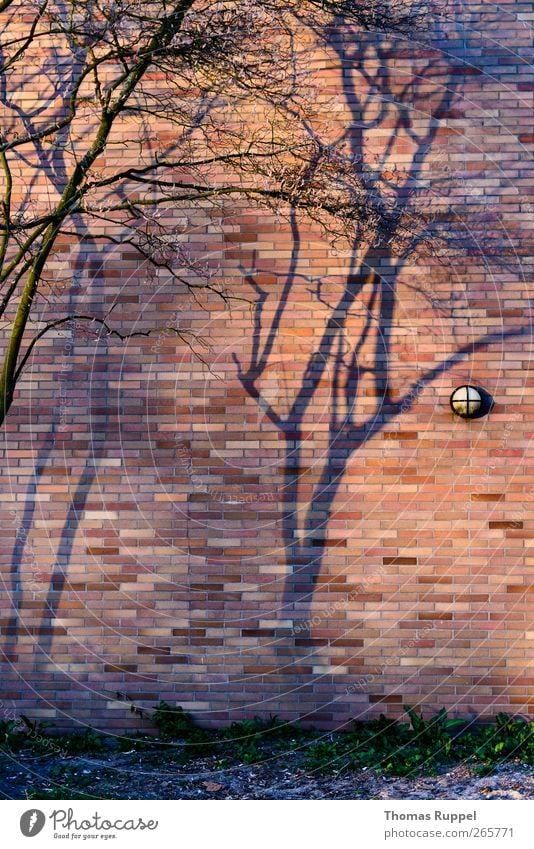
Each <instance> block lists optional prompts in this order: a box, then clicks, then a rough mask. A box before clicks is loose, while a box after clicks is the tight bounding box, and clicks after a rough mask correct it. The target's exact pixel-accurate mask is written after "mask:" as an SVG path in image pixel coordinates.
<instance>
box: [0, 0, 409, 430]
mask: <svg viewBox="0 0 534 849" xmlns="http://www.w3.org/2000/svg"><path fill="white" fill-rule="evenodd" d="M0 14H1V17H2V35H1V36H0V128H1V132H0V174H1V180H2V183H3V188H2V201H1V209H0V286H1V292H0V294H1V301H0V318H1V319H2V321H3V323H4V324H3V330H4V334H5V335H6V337H7V345H6V348H5V353H4V357H3V363H2V369H1V374H0V423H1V422H3V421H4V419H5V416H6V414H7V412H8V410H9V408H10V406H11V404H12V401H13V396H14V392H15V388H16V386H17V381H18V380H19V378H20V376H21V374H22V372H23V370H24V367H25V366H26V364H27V363H28V362H29V361H30V359H31V357H32V354H33V353H34V351H35V348H36V345H37V344H38V343H39V341H40V340H41V339H42V338H43V336H45V335H46V334H50V333H52V332H57V331H58V330H59V329H60V328H61V327H62V326H69V325H71V324H72V322H75V321H78V322H80V321H81V322H90V323H91V327H92V328H95V327H97V328H99V330H100V333H103V334H112V335H114V336H118V337H121V338H124V337H125V336H126V335H131V334H127V333H124V332H121V330H119V329H117V325H114V323H113V318H114V317H113V316H109V313H106V312H101V313H99V314H96V313H90V314H87V313H79V312H76V310H72V309H71V308H67V309H66V308H65V300H67V303H68V298H67V299H65V298H63V301H61V298H60V299H57V298H55V299H51V298H50V293H51V292H53V291H58V290H59V291H61V292H62V293H63V294H65V293H67V294H68V289H69V283H70V282H71V274H72V268H71V267H70V266H69V263H68V262H67V264H66V266H65V269H64V270H65V271H66V273H64V274H63V275H58V271H57V268H56V266H57V262H56V260H57V258H58V256H60V255H61V250H62V249H63V248H64V246H65V245H68V246H70V247H71V251H70V256H71V257H72V256H73V252H72V245H73V244H74V245H75V246H76V244H77V245H78V246H79V247H80V249H81V248H82V246H84V245H85V246H86V245H87V242H88V241H90V244H91V245H92V247H93V248H94V251H95V253H96V252H98V251H104V250H105V247H104V246H108V247H109V246H110V245H114V244H115V245H116V244H120V245H129V246H131V248H132V250H133V251H134V252H135V255H136V256H137V257H138V258H139V261H140V262H147V263H148V264H150V265H151V266H152V267H153V268H156V269H159V270H160V271H164V272H165V273H166V274H168V275H170V276H171V278H172V279H173V280H174V281H176V284H177V285H179V286H181V287H182V289H183V288H184V287H185V289H186V290H188V291H189V292H190V293H191V295H192V296H193V297H197V290H198V289H199V288H206V287H207V288H209V289H212V290H214V291H217V292H219V293H220V294H221V296H222V297H228V296H229V293H227V292H225V291H224V290H223V289H222V288H221V287H220V286H219V285H218V283H217V280H216V279H215V276H214V274H213V270H211V271H210V269H209V268H208V267H207V266H206V265H205V264H203V263H202V262H200V260H199V259H198V258H197V257H195V255H194V254H193V253H191V252H189V251H188V249H187V247H184V242H183V241H182V240H181V239H180V240H178V239H176V238H173V234H175V233H176V227H173V226H172V220H173V216H175V215H176V210H177V209H184V210H191V209H195V208H205V207H206V206H209V205H214V204H217V203H222V202H223V201H224V200H225V199H226V200H227V199H228V198H231V199H232V202H234V203H239V202H243V201H246V202H247V203H248V204H257V205H260V206H267V207H269V208H271V209H273V208H276V209H285V210H287V209H293V210H297V209H298V210H300V211H301V212H303V213H304V214H307V215H309V216H311V217H312V218H313V219H315V220H317V221H320V222H321V223H322V224H323V225H324V226H326V227H328V228H329V229H330V230H331V231H332V232H340V233H341V232H343V233H346V232H350V231H351V229H353V228H354V227H355V226H357V227H362V226H368V225H371V226H372V227H373V229H374V231H378V230H387V229H388V228H389V227H390V225H391V221H390V220H389V216H388V215H387V214H386V211H385V210H384V208H383V207H382V206H381V205H378V204H375V203H373V199H372V198H371V196H370V195H369V192H367V191H366V187H365V183H364V179H363V177H362V174H361V173H360V171H359V169H358V167H357V164H356V163H355V161H354V159H353V158H352V157H351V156H347V155H346V154H344V153H343V151H342V150H341V149H340V148H338V147H336V146H335V145H331V144H328V145H326V144H324V143H323V142H321V140H320V139H319V138H318V136H317V135H316V134H314V133H313V132H310V123H309V118H310V114H311V112H312V110H313V106H312V103H311V102H310V98H309V90H308V89H307V87H306V84H305V75H304V74H303V69H302V68H301V67H299V54H298V51H297V49H296V42H297V40H298V39H299V38H300V39H302V38H304V39H306V37H308V38H309V37H310V35H313V36H314V37H315V36H316V35H317V33H322V34H323V35H324V34H325V33H328V29H329V27H331V26H332V24H333V23H334V22H335V21H336V20H337V19H339V17H340V16H341V17H342V18H343V19H344V20H347V21H350V22H353V23H355V24H358V25H360V26H361V27H364V28H369V27H375V28H388V29H392V30H396V31H399V32H403V31H406V30H410V29H411V28H413V27H414V26H417V25H418V22H420V21H421V19H422V16H423V10H422V7H421V5H419V4H415V5H414V4H407V5H404V3H402V2H399V0H390V2H386V0H371V2H359V0H305V2H297V0H267V2H254V0H248V2H239V3H238V2H210V0H179V2H173V0H155V2H150V0H149V2H145V0H143V2H141V0H133V2H131V0H128V2H124V0H107V1H106V0H84V2H79V0H29V2H24V3H22V2H20V0H1V2H0ZM251 116H254V121H253V123H251ZM125 149H128V151H129V153H130V155H131V153H132V151H134V152H135V156H136V160H137V161H136V165H135V167H126V168H125V167H124V166H123V165H122V163H121V158H122V157H121V151H122V150H125ZM394 226H395V229H396V232H398V230H399V222H398V221H395V225H394ZM230 294H231V293H230ZM43 304H44V305H45V307H46V306H48V307H49V309H46V308H45V309H44V310H43ZM37 305H39V310H38V314H37V309H38V306H37ZM172 329H173V331H174V332H175V333H176V334H177V335H178V336H180V337H181V338H182V339H184V340H185V341H190V337H189V336H188V334H187V331H185V332H182V330H181V328H180V327H179V326H176V327H175V328H172ZM153 330H155V331H157V328H147V329H144V330H139V331H136V332H137V333H144V334H147V333H150V332H152V331H153ZM167 332H168V329H167Z"/></svg>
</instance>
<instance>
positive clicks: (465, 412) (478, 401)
mask: <svg viewBox="0 0 534 849" xmlns="http://www.w3.org/2000/svg"><path fill="white" fill-rule="evenodd" d="M450 403H451V409H452V411H453V413H455V414H456V415H457V416H460V417H461V418H462V419H478V418H480V417H481V416H485V415H487V413H489V411H490V410H491V408H492V406H493V399H492V398H491V396H490V395H488V393H487V392H485V391H484V389H482V388H481V387H479V386H470V385H469V384H467V383H466V384H464V385H463V386H457V387H456V389H455V390H454V392H453V393H452V394H451V397H450Z"/></svg>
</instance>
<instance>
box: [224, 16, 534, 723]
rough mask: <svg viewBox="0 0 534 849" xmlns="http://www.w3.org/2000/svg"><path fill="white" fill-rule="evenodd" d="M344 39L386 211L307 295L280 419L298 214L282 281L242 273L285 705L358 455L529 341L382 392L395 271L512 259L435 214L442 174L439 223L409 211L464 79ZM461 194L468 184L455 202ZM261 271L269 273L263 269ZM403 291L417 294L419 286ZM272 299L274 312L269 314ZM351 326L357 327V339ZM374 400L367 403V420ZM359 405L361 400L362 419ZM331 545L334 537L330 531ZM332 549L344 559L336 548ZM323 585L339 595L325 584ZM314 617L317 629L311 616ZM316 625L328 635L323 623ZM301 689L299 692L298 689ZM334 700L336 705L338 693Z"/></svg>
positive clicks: (474, 348) (375, 192)
mask: <svg viewBox="0 0 534 849" xmlns="http://www.w3.org/2000/svg"><path fill="white" fill-rule="evenodd" d="M347 36H348V33H347V31H345V32H344V34H340V32H339V30H333V31H332V33H331V35H330V38H329V46H330V48H331V50H332V51H334V52H335V54H336V55H337V59H338V60H339V68H340V78H341V80H342V86H343V98H344V106H345V109H346V110H347V112H348V114H349V120H348V122H347V126H346V128H345V129H344V131H343V135H344V139H345V141H346V143H347V146H348V148H349V149H350V153H351V154H352V156H353V157H354V160H355V162H358V163H359V164H360V167H362V170H363V173H364V175H365V176H364V182H365V185H366V190H367V192H368V202H369V206H370V207H371V206H373V205H374V206H375V207H378V208H379V210H381V211H382V213H383V216H382V220H384V218H386V219H387V223H388V232H387V234H386V235H385V234H384V232H383V231H382V230H381V229H379V228H377V229H376V231H375V233H374V234H373V233H371V234H370V235H369V233H368V232H367V233H365V234H363V233H362V234H358V236H357V238H356V239H355V241H354V243H353V245H352V246H351V250H350V251H347V254H349V257H348V261H347V264H346V273H345V275H344V279H343V282H342V283H341V285H340V286H339V287H338V289H337V291H336V292H335V294H334V295H329V294H325V289H326V286H325V285H324V281H316V282H315V283H314V295H315V297H316V302H317V305H318V307H321V308H323V309H324V310H325V315H326V320H325V321H324V324H323V328H322V331H321V334H320V337H319V342H318V344H317V345H316V346H315V347H314V350H313V351H311V352H310V353H309V356H306V357H305V363H304V366H303V367H302V368H301V369H300V374H299V375H298V378H297V377H296V376H295V374H294V373H293V377H294V378H295V380H296V388H295V389H294V390H293V391H292V394H291V397H290V398H289V399H286V404H285V409H284V411H283V412H281V411H280V407H281V406H282V405H281V404H280V403H277V401H276V400H274V399H273V396H272V394H269V393H265V391H263V389H262V379H263V380H265V378H266V377H267V378H268V377H269V369H270V368H271V365H272V363H273V361H274V360H275V359H276V352H277V347H278V346H279V345H280V344H281V337H282V335H283V333H282V331H283V323H284V318H285V317H286V314H289V311H290V309H291V306H290V304H291V299H292V296H294V295H295V291H296V287H297V286H298V285H301V278H302V277H303V274H302V273H300V255H301V242H302V232H301V224H300V223H299V221H298V218H297V216H296V215H295V214H293V215H292V218H291V233H292V253H291V259H290V264H289V268H288V271H287V273H286V274H285V275H284V276H283V278H282V275H279V280H280V282H279V285H278V287H276V288H275V287H272V289H271V290H270V291H267V290H265V289H263V288H262V287H261V285H259V284H258V283H257V282H256V280H255V275H256V273H257V272H258V271H261V269H258V268H253V269H251V270H250V271H249V272H248V275H247V280H248V282H249V284H250V286H251V287H252V289H253V291H254V292H255V295H256V301H255V312H254V330H253V337H252V343H251V353H250V356H248V358H247V361H246V362H245V360H244V357H243V356H242V355H240V356H236V355H234V362H235V364H236V367H237V374H238V378H239V380H240V382H241V384H242V386H243V388H244V390H245V391H246V393H247V394H248V395H249V397H250V398H251V399H253V400H254V401H255V403H256V404H257V405H258V408H259V415H262V416H264V417H265V418H266V419H267V420H268V421H269V422H270V423H271V424H272V425H274V427H275V428H276V429H277V430H278V431H279V433H280V434H281V437H282V438H283V441H284V445H285V449H284V452H285V459H284V460H283V461H282V466H283V472H284V475H285V476H284V486H283V489H282V495H281V510H282V518H281V538H282V546H283V551H284V558H283V559H284V562H285V567H286V576H285V579H284V587H283V593H282V599H281V604H280V608H279V611H278V613H279V618H280V619H281V620H287V619H289V620H292V621H293V630H292V633H291V636H289V637H288V636H287V632H285V635H284V636H280V637H279V638H274V640H273V643H272V644H271V650H272V653H273V661H272V674H273V675H274V676H279V679H278V680H285V682H286V684H284V686H286V685H287V688H288V689H287V691H286V695H287V694H289V693H293V694H294V693H295V692H297V693H298V692H304V691H306V690H307V689H308V688H309V684H310V681H311V680H312V666H313V665H314V664H317V663H319V664H320V663H321V661H320V660H319V659H316V660H314V657H315V658H320V656H321V655H322V654H323V653H324V651H325V648H324V646H325V645H328V644H329V640H327V639H317V640H314V639H313V637H312V634H311V630H312V626H311V624H310V623H311V622H312V621H313V616H312V609H311V608H312V603H313V598H314V592H315V591H316V589H318V587H319V584H324V586H325V587H327V586H328V582H329V579H327V578H326V577H324V576H322V574H321V572H322V568H323V564H324V561H325V557H326V556H327V554H328V553H331V554H332V553H333V554H334V555H335V554H336V545H337V544H343V543H344V540H341V539H337V540H336V539H333V538H331V537H330V538H329V526H330V525H331V520H332V519H335V518H336V514H335V510H334V502H335V499H336V495H337V494H338V492H339V488H340V484H341V483H342V482H343V480H344V477H345V473H346V472H347V467H348V464H349V463H350V462H351V460H352V458H353V457H354V455H355V454H356V453H357V452H358V450H359V449H360V448H361V447H362V446H364V445H365V444H366V443H367V442H368V441H369V440H370V439H372V438H373V437H374V436H376V435H377V434H379V433H380V432H381V431H382V430H383V429H384V428H385V427H386V426H387V425H389V424H390V423H392V422H394V421H395V420H396V419H398V417H399V416H401V415H402V414H403V413H408V412H409V411H410V410H411V409H412V408H413V406H414V405H415V403H416V402H417V399H418V398H419V396H420V395H421V393H422V392H423V391H424V389H425V387H427V386H429V385H430V384H432V383H433V382H434V381H436V380H437V379H438V378H439V377H440V376H441V375H444V374H446V373H447V372H450V371H451V370H452V369H454V368H455V367H456V366H457V365H459V364H461V363H466V362H468V360H469V357H470V356H471V355H473V354H476V352H478V351H484V350H488V349H490V348H491V346H494V345H497V344H501V345H502V344H503V343H504V342H506V340H512V339H518V338H521V337H525V336H528V335H530V334H531V333H532V324H531V323H528V318H527V317H526V316H525V321H522V320H520V321H519V322H517V323H516V324H514V325H513V326H509V327H504V328H502V329H499V330H498V331H497V330H496V331H495V332H490V333H487V334H483V335H479V336H478V337H477V336H476V334H475V333H474V331H472V333H473V335H472V339H471V340H470V341H469V342H468V343H465V342H464V344H459V345H458V346H457V347H456V348H455V350H452V351H451V353H450V354H449V355H448V356H445V357H444V358H443V359H441V361H438V362H436V363H435V365H433V366H432V367H430V368H427V369H422V370H420V371H419V373H418V374H417V375H416V377H415V379H413V380H411V381H410V382H409V383H408V385H407V386H405V388H404V389H403V391H402V393H401V395H400V397H399V395H398V393H395V392H394V390H393V388H392V384H395V383H396V377H397V376H396V374H395V365H393V363H392V359H393V358H392V333H393V332H394V328H395V314H396V310H397V308H398V306H399V304H402V294H401V291H400V290H401V288H402V287H403V286H404V285H405V281H404V280H403V279H402V275H403V271H404V270H405V269H406V268H407V267H409V266H410V264H411V265H413V264H414V263H415V262H416V261H417V257H418V256H419V255H422V256H424V257H425V258H426V261H427V262H426V264H428V263H430V264H433V265H434V267H435V268H436V269H437V270H438V271H440V270H441V271H443V269H447V268H448V267H450V264H451V262H452V261H453V257H454V256H458V257H462V258H463V261H464V263H465V260H466V258H467V257H468V258H469V262H471V263H472V262H473V261H475V260H476V262H478V263H479V266H480V267H482V268H483V269H484V270H485V271H486V272H489V273H491V272H492V269H494V268H495V264H497V265H498V264H501V266H502V264H503V263H504V264H507V263H508V258H507V255H508V254H509V253H510V248H509V245H506V244H505V243H504V242H505V239H504V236H503V235H502V234H501V233H500V232H499V228H498V227H497V230H496V229H495V223H494V222H492V224H491V227H488V221H489V219H487V220H485V219H484V216H483V215H482V214H481V213H479V215H478V219H476V218H475V217H474V216H473V215H472V213H471V212H470V215H471V218H470V220H469V221H468V222H467V223H466V222H465V220H464V221H463V222H462V218H461V216H462V209H461V206H458V208H457V209H455V208H454V207H451V206H450V203H447V202H446V204H445V205H446V206H447V207H449V208H448V210H446V211H445V212H444V210H443V199H444V198H445V199H446V198H447V194H448V192H451V196H453V194H454V192H453V190H454V188H455V185H456V186H457V184H458V181H457V180H455V178H454V176H453V175H451V174H450V172H449V170H448V169H447V168H444V169H443V168H442V169H441V170H442V173H441V174H439V175H437V176H435V178H434V180H433V181H432V183H431V186H432V190H433V192H435V193H437V196H438V198H441V201H442V202H441V207H440V211H439V212H438V214H436V215H428V214H427V211H425V210H424V208H423V209H421V207H419V209H418V208H417V204H416V205H415V206H414V199H415V200H416V199H417V194H418V189H419V187H420V186H421V185H423V186H424V185H425V181H427V180H428V177H429V172H428V170H426V168H427V166H429V164H430V163H431V161H432V155H433V154H434V156H435V155H436V151H435V147H436V142H437V141H439V139H440V135H441V134H440V130H441V128H442V126H443V124H442V122H443V121H444V120H446V119H447V118H448V117H451V116H452V117H457V114H456V113H455V109H454V108H455V104H456V99H457V94H458V87H459V82H458V80H459V79H460V75H459V74H458V73H455V74H451V68H450V64H451V61H450V58H449V57H448V55H447V53H446V52H445V51H443V52H441V51H440V50H433V49H430V48H428V49H427V51H426V52H427V56H428V58H427V60H426V61H425V64H424V66H423V67H420V68H419V70H418V72H417V73H413V72H412V73H410V74H407V73H406V68H405V67H404V68H402V69H399V67H398V65H397V64H396V60H398V58H399V56H400V57H405V58H406V57H407V56H409V55H410V50H411V48H410V46H409V45H406V44H405V45H400V46H399V44H398V43H396V44H395V43H394V44H392V43H391V42H390V41H388V40H387V39H386V38H384V39H377V38H376V36H375V37H373V38H372V39H371V38H369V39H367V40H366V39H365V38H364V40H363V41H361V40H360V41H359V40H358V39H361V35H360V34H358V35H357V34H356V33H354V38H350V37H347ZM462 62H465V63H468V62H469V57H468V56H467V55H464V56H462ZM453 70H454V69H453ZM373 138H375V139H376V138H380V139H381V142H380V150H378V151H377V150H376V149H375V150H374V152H373V151H371V152H370V148H371V147H372V141H373ZM399 150H400V151H401V153H402V154H403V157H401V161H402V160H404V161H406V158H407V154H408V153H409V162H408V164H407V165H406V166H405V167H404V168H403V169H399V170H398V171H396V172H395V173H392V172H391V163H392V161H393V162H394V161H395V155H396V151H399ZM462 179H465V175H462ZM468 192H469V187H468V186H467V187H465V193H468ZM423 207H424V205H423ZM511 253H512V254H513V253H514V252H513V250H512V251H511ZM516 261H517V257H515V259H514V258H512V265H513V264H514V262H516ZM508 264H509V263H508ZM302 267H304V268H305V265H303V266H302ZM515 271H516V272H517V267H516V268H515ZM269 273H270V274H272V273H273V272H272V268H269ZM411 288H415V289H416V290H417V289H418V286H417V283H416V284H414V285H413V286H412V287H411ZM273 289H274V291H275V295H274V299H275V303H274V305H273V306H271V304H272V303H273V294H272V291H273ZM418 291H419V294H420V295H421V296H422V297H424V298H426V300H427V301H428V303H429V305H430V307H431V308H432V309H433V310H434V313H435V314H436V315H438V314H440V313H441V314H444V315H447V316H448V317H449V318H450V317H452V316H454V317H455V320H457V321H459V322H460V325H461V326H463V328H464V329H465V323H464V324H463V325H462V322H465V316H462V314H461V312H462V311H461V308H460V310H458V308H457V306H456V305H455V295H454V294H453V293H451V295H450V297H447V298H445V299H441V300H440V299H438V298H437V297H436V295H435V294H430V295H429V294H428V292H426V291H425V290H424V289H419V290H418ZM269 307H270V309H271V312H269ZM355 316H356V317H357V321H358V330H357V332H356V333H355V331H354V324H355ZM516 321H517V319H516ZM430 322H431V319H430ZM429 332H431V330H429ZM453 336H454V331H453ZM415 365H416V364H414V370H415ZM325 384H326V385H327V386H328V391H329V399H328V404H329V411H328V414H327V418H328V421H327V434H326V436H325V438H324V440H323V442H322V454H321V456H319V457H318V458H317V457H314V458H313V460H311V461H310V460H309V455H310V449H309V446H310V443H309V442H308V443H307V432H309V431H310V430H311V429H313V421H314V420H313V409H314V407H317V405H318V404H319V403H321V392H324V388H325ZM371 399H374V403H373V408H372V409H371V411H370V412H369V403H370V400H371ZM362 401H365V404H364V405H363V407H362ZM323 404H324V396H323ZM306 458H308V459H306ZM310 462H311V464H312V465H311V468H308V467H307V466H306V463H310ZM331 533H332V532H331ZM333 536H334V537H335V536H338V537H339V536H340V534H339V532H338V533H337V534H335V533H333ZM340 551H341V552H343V548H341V549H340ZM332 582H333V583H335V578H332ZM347 586H348V585H347ZM323 588H324V587H323ZM375 596H376V585H373V586H370V587H368V586H365V585H364V586H360V587H359V588H358V590H357V591H356V593H353V594H352V595H351V596H350V600H346V601H345V602H344V604H345V605H350V604H352V602H355V603H357V604H359V605H361V606H362V608H361V609H363V605H364V604H365V603H366V602H367V603H369V602H373V601H375V600H376V599H375ZM318 617H319V619H321V613H320V611H318ZM327 618H328V617H327ZM319 627H320V628H323V629H324V628H327V627H329V626H328V624H327V622H326V621H325V620H322V622H321V625H320V626H319ZM281 633H284V632H283V631H281ZM321 647H322V648H321ZM363 651H364V649H361V650H360V651H359V652H357V653H356V654H355V655H354V656H351V657H347V658H346V659H343V663H344V664H346V665H348V666H349V667H352V670H355V671H357V669H358V664H361V659H360V658H361V652H363ZM347 652H350V649H347ZM338 661H339V658H336V662H338ZM302 676H304V678H303V677H302ZM320 678H321V682H322V684H323V685H325V686H324V689H325V690H327V691H328V695H327V696H325V702H324V705H323V708H321V709H319V711H318V712H316V713H315V715H314V716H315V718H317V717H321V716H322V715H323V714H322V713H321V711H322V710H324V711H325V712H326V713H325V714H324V718H325V719H327V720H330V719H331V713H328V711H329V709H330V710H331V709H332V703H333V701H335V700H336V697H335V696H334V693H335V683H336V682H335V679H334V677H332V678H329V676H328V675H321V676H320ZM303 680H304V682H305V683H304V684H299V681H303ZM338 680H339V677H338ZM329 685H331V686H329ZM317 698H320V696H316V697H315V703H316V700H317ZM339 698H340V699H341V700H343V698H344V696H343V694H341V696H340V697H339ZM366 701H367V697H366V696H364V695H363V694H362V706H363V709H364V710H365V704H366ZM329 706H330V707H329Z"/></svg>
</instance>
